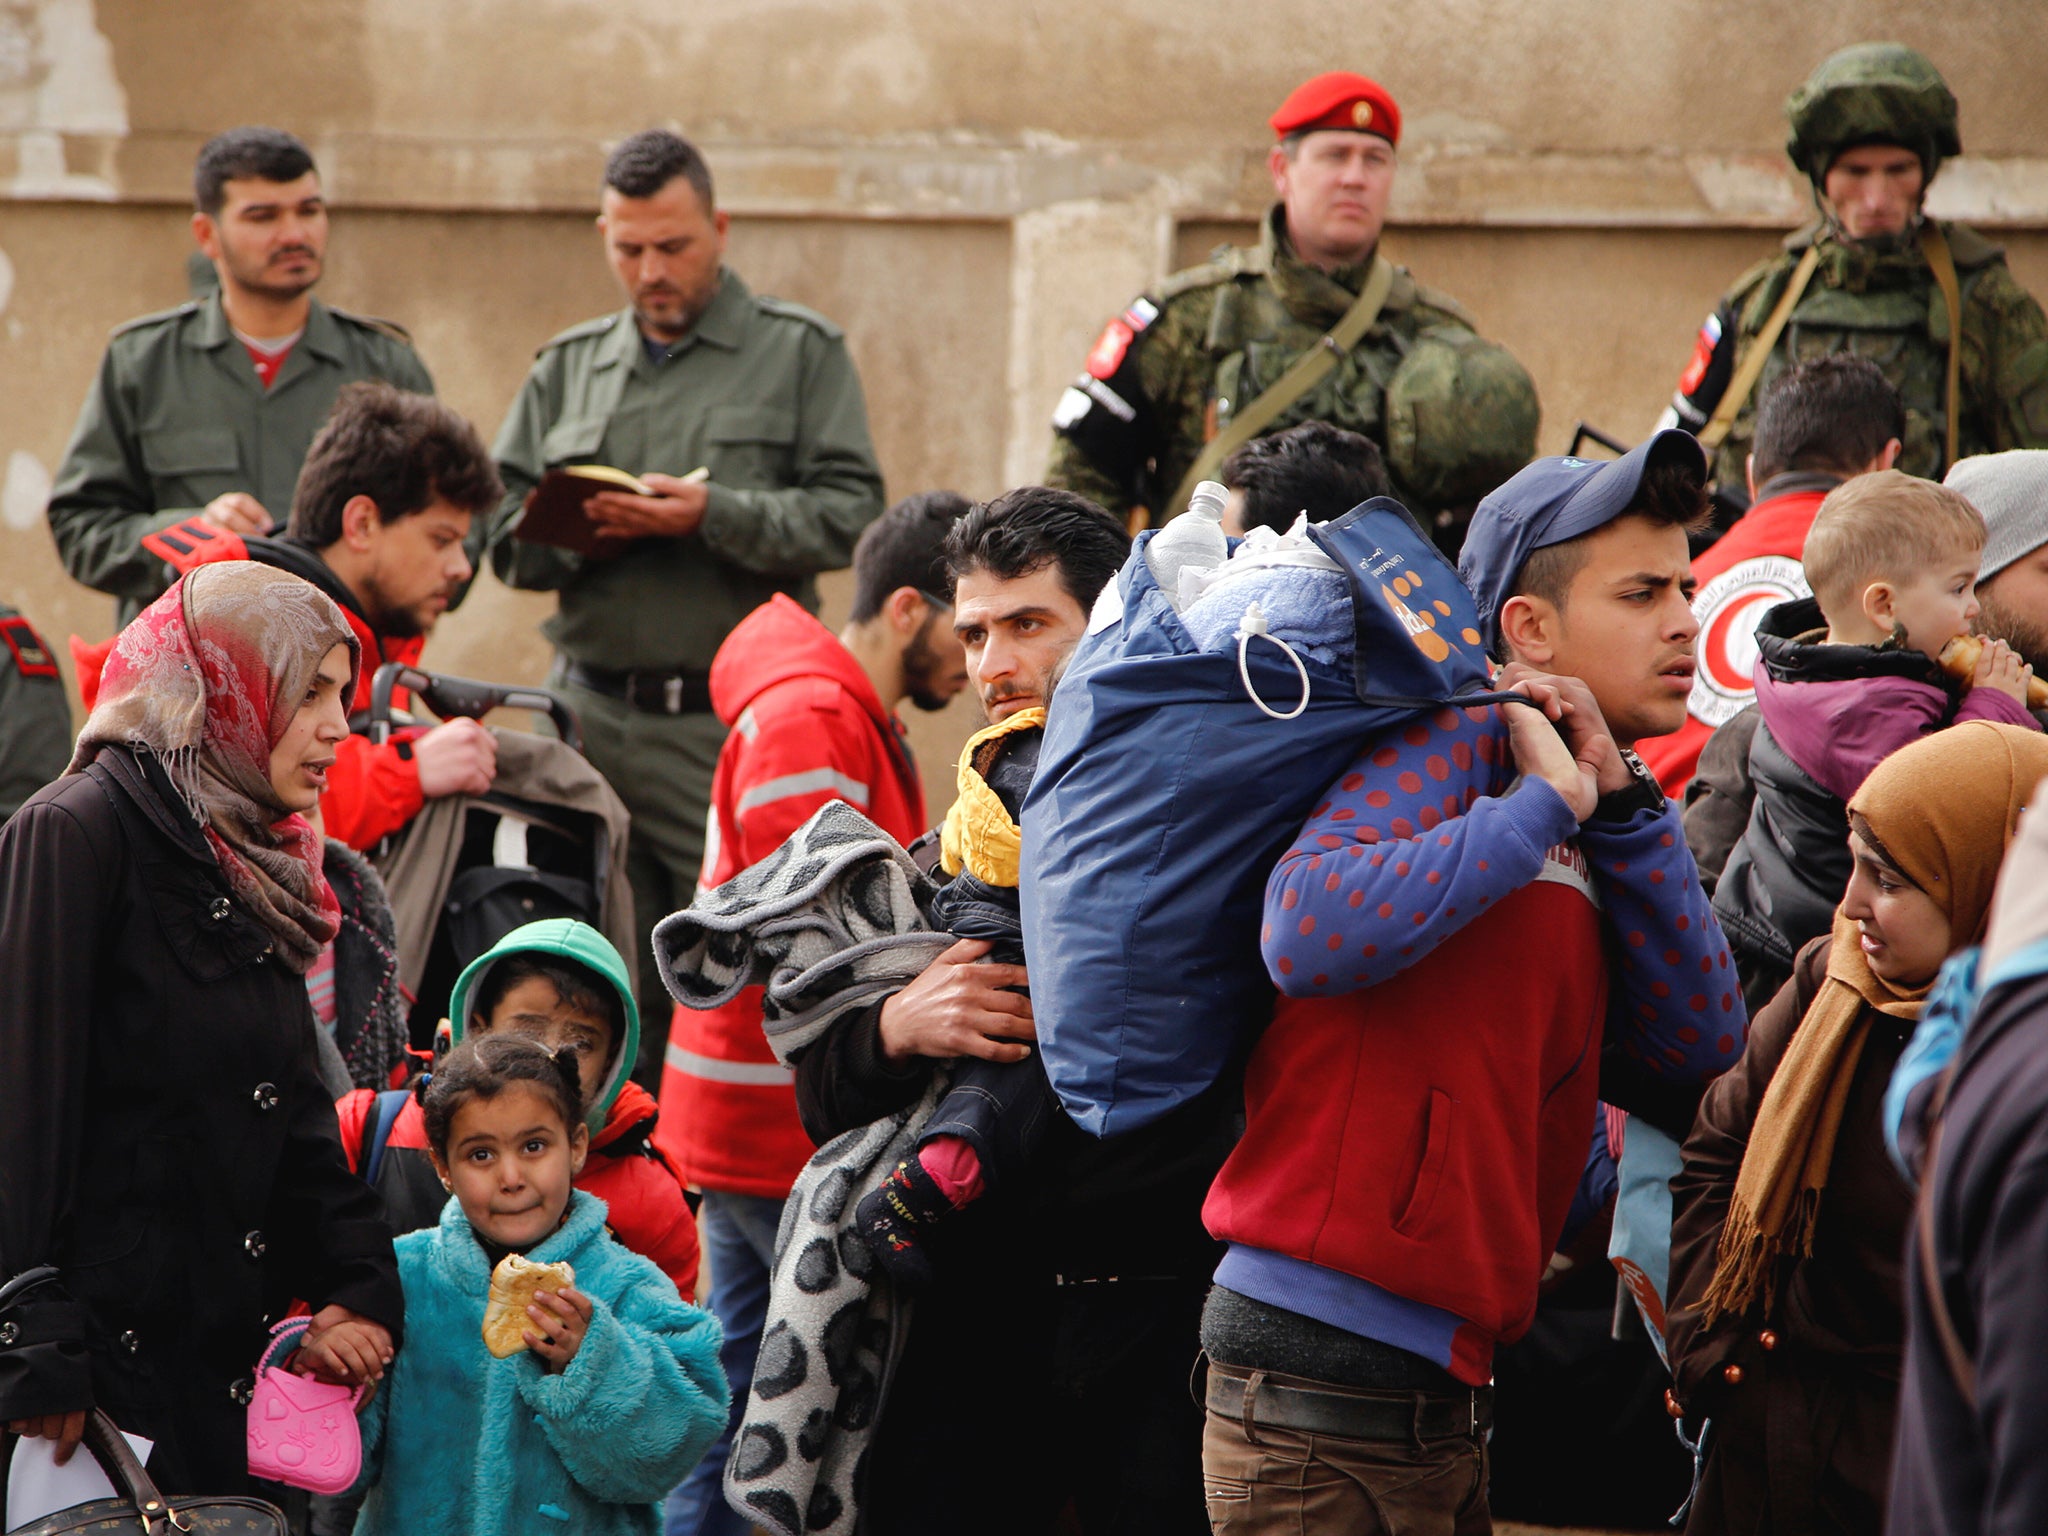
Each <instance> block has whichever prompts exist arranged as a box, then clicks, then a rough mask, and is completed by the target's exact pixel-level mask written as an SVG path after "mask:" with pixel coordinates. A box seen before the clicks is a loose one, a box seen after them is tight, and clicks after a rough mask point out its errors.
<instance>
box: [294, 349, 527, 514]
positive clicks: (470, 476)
mask: <svg viewBox="0 0 2048 1536" xmlns="http://www.w3.org/2000/svg"><path fill="white" fill-rule="evenodd" d="M504 495H505V487H504V484H503V483H502V482H501V481H500V480H499V479H498V467H497V465H495V464H493V463H492V462H491V454H490V450H489V449H487V448H485V447H484V440H483V439H482V438H481V437H479V436H477V430H476V428H475V427H473V426H471V425H470V424H469V423H468V422H467V421H465V420H464V419H463V418H462V417H461V416H459V415H457V414H456V413H455V412H454V411H453V410H451V409H449V408H448V407H447V406H445V405H443V404H442V403H441V402H440V401H439V400H436V399H435V398H434V397H433V396H432V395H414V394H408V393H407V392H406V391H405V390H402V389H398V388H395V387H393V386H392V385H389V384H386V383H383V382H382V381H381V380H376V379H369V380H364V381H362V382H359V383H355V384H348V385H344V386H343V387H342V391H341V393H340V395H339V396H337V397H336V399H335V402H334V409H333V410H332V411H330V412H329V413H328V416H327V424H326V425H325V426H323V427H322V428H321V429H320V435H319V436H317V437H315V438H314V439H313V446H312V447H311V448H309V449H307V450H306V462H305V463H304V465H302V466H301V467H300V469H299V483H298V488H297V489H296V490H294V491H293V492H292V511H291V518H290V520H289V521H288V523H287V524H286V529H287V532H288V533H289V535H290V537H291V538H292V539H294V540H295V541H297V542H298V543H301V544H310V545H312V546H313V547H314V548H316V549H324V548H325V547H326V546H328V545H329V544H332V543H333V542H334V541H335V540H336V539H338V538H340V537H341V509H342V508H343V507H344V506H346V505H347V504H348V500H349V498H350V497H352V496H367V497H369V498H370V500H372V501H374V502H375V503H376V504H377V518H378V520H379V521H380V522H386V523H395V522H397V521H398V520H399V519H400V518H401V517H410V516H411V515H412V514H413V513H415V512H419V511H421V510H423V509H424V508H425V507H426V505H427V503H428V502H430V501H432V500H433V499H434V498H435V497H436V496H439V497H442V498H444V499H445V500H448V501H451V502H453V503H454V504H455V505H456V506H458V507H462V508H464V509H465V510H467V511H469V512H472V513H475V514H477V515H479V516H481V515H482V514H484V513H486V512H489V511H491V510H492V509H493V508H495V507H496V506H497V504H498V503H499V502H500V501H501V500H503V499H504Z"/></svg>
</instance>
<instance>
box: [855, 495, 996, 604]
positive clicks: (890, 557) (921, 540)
mask: <svg viewBox="0 0 2048 1536" xmlns="http://www.w3.org/2000/svg"><path fill="white" fill-rule="evenodd" d="M971 505H972V503H971V502H969V501H968V499H967V498H966V497H965V496H962V495H961V494H960V493H959V492H958V491H919V492H918V493H917V494H916V495H915V496H906V497H904V498H903V499H902V500H901V501H899V502H897V503H896V505H895V506H893V507H891V508H890V509H889V510H888V511H886V512H884V513H883V514H882V515H881V516H880V517H878V518H876V519H875V520H874V521H873V522H872V523H869V524H868V525H867V527H866V528H865V529H863V530H862V532H861V536H860V542H859V543H858V544H856V545H854V546H853V611H852V613H851V614H849V615H848V617H850V618H851V619H852V620H853V622H854V623H856V624H861V623H865V622H866V621H867V620H869V619H872V618H873V617H874V616H875V615H876V614H878V613H880V612H881V611H882V604H884V603H886V602H887V601H888V600H889V594H890V593H891V592H894V591H895V590H896V589H897V588H899V587H915V588H916V589H917V590H918V591H920V592H924V593H928V594H930V595H931V596H932V597H934V598H937V599H940V600H942V601H948V602H950V601H951V599H952V592H953V573H952V572H951V571H950V570H948V569H947V567H946V535H947V534H948V533H950V532H951V531H952V529H953V525H954V524H955V523H957V522H959V521H960V519H961V518H962V517H963V516H964V515H965V514H966V512H967V510H968V508H969V507H970V506H971Z"/></svg>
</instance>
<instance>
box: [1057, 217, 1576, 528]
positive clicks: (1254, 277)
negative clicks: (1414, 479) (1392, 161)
mask: <svg viewBox="0 0 2048 1536" xmlns="http://www.w3.org/2000/svg"><path fill="white" fill-rule="evenodd" d="M1285 225H1286V217H1285V210H1284V208H1283V207H1281V206H1280V205H1277V204H1276V205H1275V206H1274V207H1273V208H1272V209H1271V210H1269V211H1268V213H1267V215H1266V220H1265V224H1264V226H1263V229H1262V231H1261V235H1260V240H1259V243H1258V245H1257V246H1228V247H1224V248H1223V249H1221V250H1220V251H1218V252H1217V254H1216V256H1215V257H1214V259H1212V260H1211V261H1209V262H1208V263H1206V264H1205V265H1203V266H1199V267H1193V268H1190V269H1189V270H1187V271H1185V272H1179V273H1176V274H1174V275H1173V276H1172V277H1169V278H1168V279H1166V281H1165V282H1164V283H1163V284H1161V285H1160V287H1159V289H1158V290H1157V292H1156V293H1154V294H1150V295H1147V296H1146V297H1144V298H1141V299H1138V300H1137V301H1135V302H1134V303H1133V304H1132V305H1131V307H1130V308H1129V309H1127V310H1125V311H1124V313H1123V314H1122V315H1121V316H1120V317H1118V318H1117V319H1116V320H1114V321H1112V322H1110V325H1109V328H1108V330H1107V331H1105V332H1104V334H1103V336H1102V339H1101V340H1100V341H1098V342H1097V343H1096V346H1095V350H1094V351H1093V352H1091V353H1090V354H1089V357H1088V362H1087V366H1086V369H1085V370H1084V371H1083V373H1082V374H1081V376H1080V378H1079V379H1077V380H1076V381H1075V383H1074V385H1073V387H1072V388H1070V389H1069V390H1068V391H1067V392H1066V394H1065V395H1063V396H1062V397H1061V400H1060V404H1059V407H1058V408H1057V410H1056V411H1055V413H1054V417H1053V426H1054V430H1055V433H1056V436H1055V438H1054V441H1053V450H1052V459H1051V463H1050V466H1049V468H1048V470H1047V472H1046V482H1047V484H1049V485H1055V486H1059V487H1061V488H1063V489H1065V490H1070V491H1075V492H1078V493H1079V494H1081V495H1083V496H1086V497H1088V498H1090V499H1091V500H1093V501H1096V502H1098V503H1100V504H1101V505H1102V506H1105V507H1107V508H1108V509H1109V510H1110V511H1112V512H1116V513H1118V514H1120V515H1121V514H1128V513H1129V511H1130V509H1131V508H1132V507H1134V506H1144V507H1145V508H1147V509H1148V510H1149V512H1150V513H1151V516H1152V518H1153V520H1154V521H1158V520H1160V519H1161V518H1162V517H1163V516H1164V515H1165V511H1166V503H1167V502H1168V501H1169V500H1170V499H1171V497H1172V496H1173V494H1174V492H1175V490H1176V489H1177V488H1178V487H1179V485H1180V482H1181V479H1182V477H1183V476H1185V475H1186V473H1187V471H1188V469H1189V468H1190V467H1191V466H1192V465H1193V464H1194V462H1195V460H1196V459H1197V458H1198V457H1199V456H1200V455H1201V451H1202V448H1203V445H1204V444H1205V443H1207V442H1208V441H1209V439H1210V438H1211V437H1213V436H1215V435H1216V434H1217V433H1218V432H1221V431H1222V430H1223V429H1224V428H1225V427H1227V426H1228V425H1229V423H1230V418H1231V415H1232V413H1233V411H1235V410H1236V409H1238V408H1240V407H1243V406H1246V405H1249V404H1250V403H1251V402H1252V401H1253V400H1255V399H1257V398H1258V396H1259V395H1260V394H1261V393H1262V392H1263V391H1264V390H1265V389H1266V388H1267V387H1269V386H1270V385H1271V384H1272V383H1273V382H1274V381H1275V380H1276V379H1278V378H1279V377H1280V375H1281V374H1282V373H1284V372H1285V371H1286V369H1287V367H1288V365H1289V364H1290V363H1292V362H1293V361H1294V360H1295V359H1296V358H1297V357H1299V356H1300V355H1301V354H1302V353H1303V352H1305V351H1307V350H1308V349H1309V348H1310V347H1312V346H1314V345H1315V344H1316V342H1317V340H1318V339H1319V338H1320V337H1321V336H1322V334H1323V333H1324V332H1325V331H1327V330H1329V329H1330V328H1331V327H1332V326H1334V325H1335V324H1336V323H1337V322H1338V321H1339V320H1341V319H1342V318H1343V317H1344V313H1345V311H1346V310H1348V309H1349V308H1350V307H1351V305H1352V304H1353V302H1355V301H1356V299H1357V297H1358V294H1359V292H1360V291H1361V290H1362V289H1363V287H1364V285H1365V280H1366V276H1367V274H1368V272H1369V271H1370V262H1369V261H1367V262H1360V263H1358V264H1356V265H1354V266H1348V267H1340V268H1338V269H1337V270H1336V271H1335V272H1324V271H1322V270H1320V269H1319V268H1316V267H1313V266H1310V265H1309V264H1308V263H1307V262H1304V261H1302V260H1301V259H1300V258H1299V257H1297V256H1296V255H1295V254H1294V252H1293V249H1292V247H1291V246H1290V245H1289V244H1288V240H1287V233H1286V227H1285ZM1424 335H1430V336H1433V337H1437V338H1440V339H1444V340H1448V341H1451V342H1452V343H1453V344H1454V345H1456V344H1460V343H1462V342H1465V341H1469V340H1471V339H1473V338H1474V336H1475V332H1474V328H1473V323H1472V320H1471V317H1470V316H1469V315H1467V314H1466V313H1465V311H1464V310H1463V309H1462V308H1460V307H1459V305H1458V303H1457V301H1456V300H1454V299H1452V298H1450V297H1449V296H1447V295H1445V294H1442V293H1438V292H1436V291H1434V290H1432V289H1429V288H1425V287H1423V286H1422V285H1421V284H1420V283H1418V282H1416V281H1415V279H1414V278H1413V277H1411V276H1410V275H1409V274H1408V271H1407V270H1406V269H1405V268H1402V267H1396V268H1395V269H1394V283H1393V288H1392V289H1391V290H1390V291H1389V293H1388V295H1387V299H1386V302H1385V304H1384V305H1382V306H1381V309H1380V312H1379V316H1378V318H1377V319H1375V320H1374V322H1373V324H1372V326H1371V328H1370V329H1369V330H1367V331H1366V333H1365V335H1364V336H1363V337H1362V338H1360V340H1359V342H1358V344H1357V345H1356V346H1354V347H1353V348H1351V350H1350V352H1349V353H1348V354H1346V355H1345V356H1344V357H1343V358H1342V359H1341V360H1339V362H1338V364H1337V366H1336V367H1335V368H1334V369H1332V370H1331V371H1330V373H1329V374H1328V375H1327V376H1326V377H1325V378H1324V379H1323V380H1322V382H1321V383H1320V384H1318V385H1317V386H1316V387H1315V388H1314V389H1311V390H1310V391H1309V392H1308V393H1307V394H1305V395H1304V396H1302V398H1301V399H1299V400H1297V401H1296V402H1295V403H1294V404H1293V405H1292V406H1291V407H1289V408H1288V409H1287V410H1286V411H1283V412H1282V413H1281V415H1280V416H1279V418H1278V419H1277V420H1275V421H1274V422H1272V423H1271V424H1270V425H1269V426H1268V427H1267V428H1266V432H1267V433H1268V434H1270V433H1274V432H1282V431H1285V430H1286V429H1287V428H1289V427H1293V426H1299V425H1300V424H1301V423H1303V422H1306V421H1324V422H1328V423H1330V424H1331V425H1332V426H1336V427H1341V428H1344V429H1345V430H1347V431H1351V432H1357V433H1360V434H1361V435H1363V436H1365V437H1369V438H1371V439H1372V440H1373V441H1374V442H1376V443H1377V444H1379V446H1380V448H1381V450H1382V451H1383V452H1384V451H1386V450H1387V448H1388V446H1389V436H1388V427H1389V418H1390V412H1389V409H1388V386H1389V385H1390V384H1391V383H1393V381H1394V378H1395V375H1396V374H1397V372H1398V371H1399V370H1400V368H1401V365H1402V363H1403V362H1404V361H1405V360H1406V359H1407V358H1408V357H1409V355H1410V354H1411V352H1412V351H1413V350H1414V348H1415V345H1416V342H1417V340H1418V338H1420V337H1422V336H1424ZM1523 377H1524V379H1526V375H1524V376H1523ZM1526 388H1527V398H1526V400H1521V401H1517V402H1516V406H1517V412H1514V413H1510V414H1518V416H1519V419H1521V420H1525V421H1526V424H1527V425H1526V441H1518V442H1517V443H1516V444H1515V445H1513V447H1512V449H1511V451H1509V452H1508V453H1507V454H1506V455H1505V457H1503V456H1502V455H1501V454H1500V452H1499V450H1498V447H1497V445H1492V444H1486V445H1483V446H1480V447H1479V449H1478V451H1480V452H1481V453H1483V454H1484V455H1486V456H1487V458H1488V460H1489V465H1488V467H1489V469H1492V470H1495V471H1497V473H1492V474H1489V473H1487V472H1486V471H1482V472H1481V473H1480V475H1479V477H1478V478H1479V479H1481V480H1483V481H1484V482H1485V483H1484V484H1483V485H1480V486H1479V487H1478V489H1477V490H1474V491H1473V492H1472V495H1471V497H1470V499H1472V500H1476V499H1477V496H1478V495H1479V494H1482V493H1483V492H1484V491H1485V490H1490V489H1492V486H1493V485H1494V484H1495V483H1497V482H1498V480H1499V479H1504V478H1506V476H1507V475H1509V474H1512V473H1513V472H1514V471H1515V470H1516V469H1519V468H1520V467H1521V466H1522V464H1524V463H1526V462H1527V460H1528V458H1529V455H1530V454H1531V453H1532V452H1533V451H1534V448H1535V442H1534V438H1535V410H1536V406H1535V399H1534V387H1533V385H1529V386H1526ZM1515 435H1517V436H1518V437H1519V436H1520V435H1521V432H1520V429H1519V428H1518V429H1517V433H1516V434H1515ZM1454 452H1455V450H1454ZM1396 457H1397V456H1396V455H1393V454H1390V455H1389V463H1388V469H1389V473H1390V475H1391V477H1392V478H1393V480H1394V484H1395V493H1396V494H1397V495H1399V496H1400V497H1401V499H1402V500H1403V501H1404V502H1406V503H1407V504H1408V505H1409V507H1410V508H1411V509H1412V510H1415V511H1418V512H1425V513H1433V512H1436V511H1438V510H1441V506H1440V505H1439V502H1440V501H1442V500H1443V499H1442V498H1438V497H1433V496H1431V495H1429V494H1427V493H1426V492H1425V491H1424V490H1423V489H1421V488H1419V487H1417V486H1413V485H1406V484H1404V483H1403V482H1402V477H1401V475H1400V473H1399V471H1398V467H1397V464H1396ZM1496 459H1497V460H1499V463H1498V464H1497V465H1496V464H1493V463H1492V461H1493V460H1496ZM1447 478H1450V479H1454V480H1455V479H1458V478H1461V477H1460V476H1458V475H1457V473H1456V472H1455V470H1454V471H1453V472H1452V473H1451V474H1450V475H1449V476H1448V477H1447ZM1464 478H1470V477H1469V476H1468V477H1464ZM1444 504H1448V503H1444Z"/></svg>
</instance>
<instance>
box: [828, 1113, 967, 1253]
mask: <svg viewBox="0 0 2048 1536" xmlns="http://www.w3.org/2000/svg"><path fill="white" fill-rule="evenodd" d="M982 1188H983V1183H982V1177H981V1159H980V1158H979V1157H977V1156H976V1155H975V1152H974V1148H972V1147H971V1146H969V1145H968V1144H967V1143H966V1142H965V1141H963V1140H961V1139H960V1138H959V1137H958V1136H935V1137H933V1138H932V1140H931V1141H929V1142H928V1143H926V1144H925V1145H924V1146H923V1147H921V1148H919V1149H918V1151H917V1153H916V1154H915V1155H914V1156H911V1157H907V1158H905V1159H904V1160H903V1161H902V1162H900V1163H898V1164H897V1165H896V1168H895V1171H894V1172H892V1173H891V1174H890V1175H889V1177H888V1178H886V1179H884V1180H883V1181H882V1186H881V1188H879V1189H877V1190H875V1191H873V1192H872V1193H870V1194H868V1195H867V1196H865V1197H864V1198H863V1199H862V1200H861V1202H860V1204H859V1205H858V1206H856V1207H855V1208H854V1213H853V1214H854V1221H855V1222H856V1223H857V1224H858V1226H859V1229H860V1233H861V1236H862V1237H863V1238H864V1239H866V1241H867V1245H868V1246H869V1247H870V1248H872V1249H873V1250H874V1253H875V1257H876V1258H877V1259H879V1260H880V1261H881V1263H882V1267H883V1268H884V1269H886V1270H887V1271H888V1272H889V1273H890V1275H891V1276H892V1277H893V1278H894V1279H895V1280H896V1281H897V1282H898V1283H899V1284H901V1285H903V1286H905V1287H906V1288H908V1289H911V1290H920V1289H922V1288H923V1287H925V1286H926V1285H929V1284H930V1283H931V1278H932V1263H931V1257H930V1255H929V1254H927V1253H926V1252H925V1248H924V1242H923V1238H924V1237H925V1235H926V1233H927V1232H928V1231H929V1230H930V1228H932V1227H933V1226H935V1225H936V1224H937V1223H939V1222H940V1221H943V1220H944V1219H945V1218H946V1217H947V1216H949V1215H951V1214H952V1213H953V1212H954V1211H956V1210H958V1209H959V1208H960V1207H961V1206H963V1205H965V1204H967V1203H968V1202H969V1201H970V1200H974V1199H976V1198H978V1197H979V1196H980V1194H981V1192H982Z"/></svg>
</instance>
